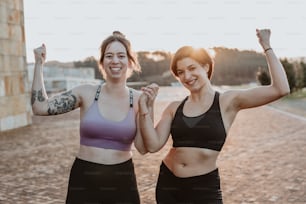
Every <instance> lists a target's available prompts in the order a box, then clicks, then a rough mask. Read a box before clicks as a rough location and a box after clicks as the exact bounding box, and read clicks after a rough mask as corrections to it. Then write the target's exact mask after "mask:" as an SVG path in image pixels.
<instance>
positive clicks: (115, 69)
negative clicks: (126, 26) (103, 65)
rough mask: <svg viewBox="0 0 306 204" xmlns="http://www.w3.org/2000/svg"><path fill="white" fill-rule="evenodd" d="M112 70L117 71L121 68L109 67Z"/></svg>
mask: <svg viewBox="0 0 306 204" xmlns="http://www.w3.org/2000/svg"><path fill="white" fill-rule="evenodd" d="M110 69H111V70H112V71H116V72H118V71H120V70H121V68H118V67H112V68H110Z"/></svg>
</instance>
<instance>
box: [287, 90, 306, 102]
mask: <svg viewBox="0 0 306 204" xmlns="http://www.w3.org/2000/svg"><path fill="white" fill-rule="evenodd" d="M285 98H286V99H293V100H294V99H306V88H303V89H301V90H299V91H296V92H293V93H291V94H290V95H288V96H286V97H285Z"/></svg>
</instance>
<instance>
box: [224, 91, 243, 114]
mask: <svg viewBox="0 0 306 204" xmlns="http://www.w3.org/2000/svg"><path fill="white" fill-rule="evenodd" d="M238 94H239V90H227V91H224V92H222V93H220V102H219V103H220V106H221V109H223V110H225V111H226V112H228V111H232V110H234V109H238V102H237V96H238Z"/></svg>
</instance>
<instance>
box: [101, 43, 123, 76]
mask: <svg viewBox="0 0 306 204" xmlns="http://www.w3.org/2000/svg"><path fill="white" fill-rule="evenodd" d="M102 66H103V70H104V72H105V74H106V78H107V79H111V78H113V79H119V78H124V79H126V73H127V69H128V67H129V58H128V56H127V51H126V49H125V47H124V45H123V44H122V43H120V42H118V41H114V42H111V43H110V44H108V46H107V47H106V49H105V53H104V58H103V62H102Z"/></svg>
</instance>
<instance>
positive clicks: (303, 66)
mask: <svg viewBox="0 0 306 204" xmlns="http://www.w3.org/2000/svg"><path fill="white" fill-rule="evenodd" d="M300 65H301V69H302V73H303V87H306V64H305V63H304V62H303V61H302V62H301V63H300Z"/></svg>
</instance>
